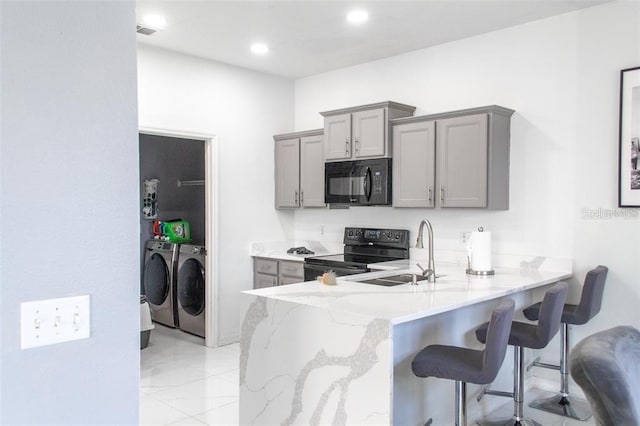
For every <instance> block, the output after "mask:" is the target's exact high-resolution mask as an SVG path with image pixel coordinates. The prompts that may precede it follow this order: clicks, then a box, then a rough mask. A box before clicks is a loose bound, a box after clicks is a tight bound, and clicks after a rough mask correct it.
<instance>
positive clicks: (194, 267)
mask: <svg viewBox="0 0 640 426" xmlns="http://www.w3.org/2000/svg"><path fill="white" fill-rule="evenodd" d="M178 251H179V254H178V269H177V285H176V294H177V299H178V323H179V324H180V329H181V330H183V331H186V332H187V333H191V334H195V335H196V336H200V337H204V328H205V263H206V257H207V250H206V249H205V248H204V247H203V246H199V245H192V244H181V245H180V248H179V250H178Z"/></svg>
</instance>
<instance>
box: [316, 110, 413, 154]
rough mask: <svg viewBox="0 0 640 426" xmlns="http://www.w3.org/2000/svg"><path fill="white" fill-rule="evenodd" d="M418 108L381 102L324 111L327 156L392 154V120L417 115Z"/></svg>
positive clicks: (325, 152)
mask: <svg viewBox="0 0 640 426" xmlns="http://www.w3.org/2000/svg"><path fill="white" fill-rule="evenodd" d="M413 111H415V107H413V106H410V105H404V104H400V103H397V102H380V103H376V104H369V105H362V106H358V107H353V108H344V109H340V110H334V111H326V112H321V113H320V114H322V116H323V117H324V159H325V161H342V160H350V159H357V158H375V157H391V146H390V140H391V138H390V136H389V128H390V126H389V120H391V119H394V118H401V117H409V116H411V115H413Z"/></svg>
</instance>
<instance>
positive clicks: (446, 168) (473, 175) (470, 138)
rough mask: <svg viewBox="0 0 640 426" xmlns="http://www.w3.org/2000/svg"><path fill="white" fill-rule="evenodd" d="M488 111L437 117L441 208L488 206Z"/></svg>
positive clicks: (438, 180)
mask: <svg viewBox="0 0 640 426" xmlns="http://www.w3.org/2000/svg"><path fill="white" fill-rule="evenodd" d="M487 121H488V114H475V115H467V116H463V117H453V118H445V119H442V120H438V122H437V123H438V124H437V126H438V131H437V152H438V179H437V184H438V190H439V194H438V195H439V197H440V207H487V166H488V163H487V154H488V152H487V151H488V149H487V147H488V143H487V138H488V135H487Z"/></svg>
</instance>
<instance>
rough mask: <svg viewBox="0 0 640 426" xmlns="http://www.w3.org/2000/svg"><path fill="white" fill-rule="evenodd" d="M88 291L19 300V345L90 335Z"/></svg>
mask: <svg viewBox="0 0 640 426" xmlns="http://www.w3.org/2000/svg"><path fill="white" fill-rule="evenodd" d="M90 305H91V301H90V298H89V295H88V294H87V295H84V296H74V297H64V298H61V299H48V300H36V301H33V302H23V303H21V304H20V324H21V326H20V327H21V339H20V340H21V343H20V347H21V348H22V349H28V348H35V347H38V346H45V345H53V344H56V343H62V342H68V341H71V340H80V339H87V338H89V335H90V323H91V321H90V320H91V315H90Z"/></svg>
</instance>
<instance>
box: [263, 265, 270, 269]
mask: <svg viewBox="0 0 640 426" xmlns="http://www.w3.org/2000/svg"><path fill="white" fill-rule="evenodd" d="M262 269H271V266H269V265H262Z"/></svg>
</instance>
